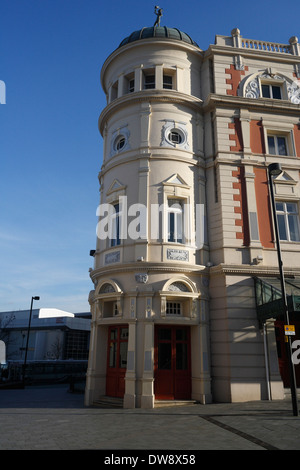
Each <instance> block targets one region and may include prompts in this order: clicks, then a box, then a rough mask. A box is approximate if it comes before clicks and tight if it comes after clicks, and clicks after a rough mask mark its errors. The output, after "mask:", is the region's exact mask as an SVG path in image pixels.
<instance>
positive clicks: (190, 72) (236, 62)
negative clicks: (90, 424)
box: [85, 22, 300, 408]
mask: <svg viewBox="0 0 300 470" xmlns="http://www.w3.org/2000/svg"><path fill="white" fill-rule="evenodd" d="M299 77H300V46H299V44H298V40H297V38H296V37H293V38H291V39H290V41H289V44H277V43H270V42H266V41H258V40H248V39H244V38H243V37H242V36H241V34H240V31H239V30H238V29H234V30H233V31H232V33H231V35H230V36H216V39H215V44H213V45H211V46H210V47H209V48H208V49H207V50H206V51H203V50H202V49H201V48H200V47H199V46H198V44H197V43H196V42H195V41H194V40H193V39H191V37H190V36H189V35H188V34H186V33H184V32H182V31H180V30H178V29H176V28H169V27H164V26H160V24H159V22H158V24H156V25H155V26H154V27H147V28H142V29H140V30H137V31H134V32H133V33H132V34H130V35H129V36H128V37H126V38H125V39H124V40H123V41H122V42H121V43H120V45H119V47H118V48H117V49H116V50H114V51H113V52H112V54H111V55H110V56H109V57H108V58H107V59H106V61H105V63H104V65H103V67H102V70H101V85H102V88H103V90H104V93H105V95H106V97H107V106H106V107H105V108H104V109H103V111H102V113H101V115H100V118H99V131H100V133H101V135H102V137H103V165H102V168H101V171H100V173H99V182H100V194H101V199H100V206H99V209H98V216H99V222H98V226H97V235H98V236H97V246H96V249H95V250H93V252H92V254H93V256H94V267H93V269H91V272H90V275H91V279H92V282H93V284H94V288H93V290H92V291H91V292H90V296H89V301H90V305H91V313H92V327H91V343H90V356H89V366H88V372H87V382H86V392H85V403H86V405H91V404H93V403H94V402H96V401H97V400H98V399H99V398H100V397H101V396H113V397H120V398H122V399H123V406H124V407H128V408H134V407H142V408H152V407H154V406H155V403H156V401H157V400H196V401H198V402H200V403H203V404H205V403H210V402H212V401H218V402H241V401H248V400H263V399H268V398H269V399H270V398H271V399H281V398H284V395H285V388H286V387H287V386H288V379H287V378H286V376H285V370H286V363H285V361H286V359H285V352H284V332H283V318H282V311H281V310H280V308H278V302H279V303H280V296H281V294H280V283H279V281H278V259H277V251H276V244H275V239H274V233H273V222H272V212H271V206H270V199H269V187H268V178H267V168H268V165H269V164H270V163H274V162H279V163H281V165H282V169H283V172H282V173H281V174H280V175H279V176H278V177H277V178H276V179H274V187H275V198H276V209H277V216H278V222H279V227H280V238H281V240H282V256H283V265H284V270H285V274H286V284H287V287H288V289H287V292H288V295H289V301H291V305H292V306H291V307H290V313H291V318H293V319H295V318H296V319H297V311H298V308H297V306H295V305H296V301H297V295H298V294H300V282H299V281H300V253H299V248H300V229H299V200H300V182H299V174H300V173H299V172H300V159H299V157H300V119H299V118H300V105H299V104H300V87H299V85H300V81H299V80H298V78H299ZM278 299H279V300H278ZM271 301H272V303H270V302H271ZM298 304H299V302H298ZM299 306H300V305H298V307H299ZM295 325H296V336H295V338H297V337H298V338H299V332H300V330H299V328H300V323H299V321H296V322H295ZM297 335H298V336H297ZM299 367H300V366H299ZM298 372H299V371H298Z"/></svg>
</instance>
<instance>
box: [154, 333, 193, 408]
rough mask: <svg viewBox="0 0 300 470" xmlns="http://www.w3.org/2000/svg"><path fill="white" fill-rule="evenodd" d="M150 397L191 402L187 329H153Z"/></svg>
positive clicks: (188, 334)
mask: <svg viewBox="0 0 300 470" xmlns="http://www.w3.org/2000/svg"><path fill="white" fill-rule="evenodd" d="M154 367H155V370H154V379H155V380H154V393H155V397H156V398H158V399H162V400H174V399H175V400H189V399H190V398H191V361H190V329H189V327H181V326H157V327H156V328H155V355H154Z"/></svg>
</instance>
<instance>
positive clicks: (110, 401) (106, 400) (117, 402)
mask: <svg viewBox="0 0 300 470" xmlns="http://www.w3.org/2000/svg"><path fill="white" fill-rule="evenodd" d="M93 405H94V406H98V407H105V408H123V399H122V398H115V397H107V396H103V397H99V398H98V399H97V400H95V401H94V403H93Z"/></svg>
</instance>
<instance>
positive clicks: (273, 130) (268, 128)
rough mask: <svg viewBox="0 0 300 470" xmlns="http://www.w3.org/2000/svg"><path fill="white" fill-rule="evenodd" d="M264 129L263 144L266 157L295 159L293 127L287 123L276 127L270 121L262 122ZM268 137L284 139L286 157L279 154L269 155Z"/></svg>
mask: <svg viewBox="0 0 300 470" xmlns="http://www.w3.org/2000/svg"><path fill="white" fill-rule="evenodd" d="M263 129H264V142H265V152H266V154H268V155H272V156H277V157H295V156H296V147H295V140H294V126H293V125H290V124H289V123H280V125H278V124H277V125H276V124H275V123H274V122H272V121H263ZM269 137H277V138H278V137H279V138H282V137H283V138H284V139H285V146H286V151H287V153H286V155H281V154H279V153H270V149H269V142H268V138H269Z"/></svg>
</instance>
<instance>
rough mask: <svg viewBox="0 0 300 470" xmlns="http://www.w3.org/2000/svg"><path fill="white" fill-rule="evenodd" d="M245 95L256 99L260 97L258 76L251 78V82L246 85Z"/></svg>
mask: <svg viewBox="0 0 300 470" xmlns="http://www.w3.org/2000/svg"><path fill="white" fill-rule="evenodd" d="M245 97H246V98H254V99H256V98H259V84H258V79H257V78H256V79H254V80H251V82H249V83H248V85H247V86H246V90H245Z"/></svg>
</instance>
